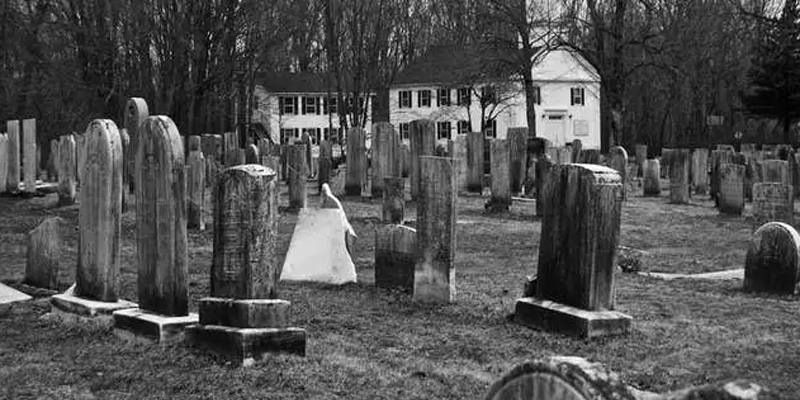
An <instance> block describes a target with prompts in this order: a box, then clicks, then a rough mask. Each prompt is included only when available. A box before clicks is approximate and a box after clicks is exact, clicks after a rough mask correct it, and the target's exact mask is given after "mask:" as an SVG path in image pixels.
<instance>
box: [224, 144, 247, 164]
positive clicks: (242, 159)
mask: <svg viewBox="0 0 800 400" xmlns="http://www.w3.org/2000/svg"><path fill="white" fill-rule="evenodd" d="M246 162H247V155H246V154H245V149H238V148H234V149H230V150H228V151H227V152H226V153H225V166H226V167H234V166H237V165H243V164H246Z"/></svg>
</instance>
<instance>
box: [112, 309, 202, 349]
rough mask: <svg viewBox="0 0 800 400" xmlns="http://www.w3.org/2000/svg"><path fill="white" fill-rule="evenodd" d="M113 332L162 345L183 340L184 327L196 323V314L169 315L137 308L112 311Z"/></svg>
mask: <svg viewBox="0 0 800 400" xmlns="http://www.w3.org/2000/svg"><path fill="white" fill-rule="evenodd" d="M113 318H114V334H115V335H117V336H118V337H120V338H122V339H125V340H128V341H133V342H136V341H141V342H143V343H148V342H155V343H158V344H160V345H162V346H164V345H174V344H179V343H181V342H183V341H184V340H185V338H186V336H185V328H186V327H187V326H189V325H193V324H196V323H197V321H198V317H197V314H193V313H190V314H188V315H179V316H169V315H161V314H153V313H150V312H147V311H144V310H142V309H139V308H130V309H126V310H119V311H114V314H113Z"/></svg>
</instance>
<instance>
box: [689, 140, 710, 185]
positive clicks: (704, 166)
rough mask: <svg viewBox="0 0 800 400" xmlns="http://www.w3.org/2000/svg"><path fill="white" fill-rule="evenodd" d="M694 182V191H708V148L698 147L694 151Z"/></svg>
mask: <svg viewBox="0 0 800 400" xmlns="http://www.w3.org/2000/svg"><path fill="white" fill-rule="evenodd" d="M691 170H692V184H693V185H694V193H695V194H700V195H704V194H707V193H708V149H705V148H697V149H694V150H693V151H692V168H691Z"/></svg>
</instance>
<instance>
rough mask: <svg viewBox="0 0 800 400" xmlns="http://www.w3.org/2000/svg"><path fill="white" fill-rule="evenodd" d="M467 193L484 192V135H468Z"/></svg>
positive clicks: (472, 133)
mask: <svg viewBox="0 0 800 400" xmlns="http://www.w3.org/2000/svg"><path fill="white" fill-rule="evenodd" d="M467 191H469V192H477V193H481V192H483V133H481V132H469V133H467Z"/></svg>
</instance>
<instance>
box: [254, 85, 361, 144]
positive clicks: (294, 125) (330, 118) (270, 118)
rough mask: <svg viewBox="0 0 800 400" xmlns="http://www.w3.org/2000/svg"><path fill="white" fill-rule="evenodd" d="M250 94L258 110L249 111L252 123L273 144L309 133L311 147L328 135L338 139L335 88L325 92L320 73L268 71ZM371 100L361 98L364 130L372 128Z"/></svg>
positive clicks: (326, 88) (327, 87) (328, 137)
mask: <svg viewBox="0 0 800 400" xmlns="http://www.w3.org/2000/svg"><path fill="white" fill-rule="evenodd" d="M254 95H255V97H256V100H257V104H258V107H257V108H256V109H255V110H253V122H254V123H256V122H257V123H262V124H263V125H264V126H265V127H266V128H267V132H268V133H269V135H270V137H271V138H272V140H273V141H274V142H275V143H287V142H289V141H290V140H291V139H293V138H295V139H298V138H300V137H301V135H302V134H303V133H308V134H309V136H310V137H311V141H312V143H313V144H314V145H316V144H318V143H319V142H320V140H322V139H330V138H331V137H332V136H331V133H333V137H340V136H338V135H340V134H341V133H340V132H341V129H340V127H341V125H340V124H339V115H338V113H337V107H338V105H337V97H336V89H335V87H333V88H331V89H330V90H329V85H328V84H327V81H326V76H325V75H324V74H315V73H307V72H305V73H286V72H270V73H268V74H266V75H265V76H264V77H263V78H262V79H261V80H260V82H258V83H257V84H256V87H255V91H254ZM372 98H373V97H372V96H363V97H362V98H361V102H362V103H361V104H362V109H363V107H366V110H367V111H366V113H367V123H366V124H365V127H364V128H365V130H367V131H369V130H370V128H371V125H372V122H371V121H370V117H371V115H372V111H371V110H372V101H373V100H372ZM346 101H348V102H352V101H353V99H352V98H348V99H347V100H346ZM348 126H352V123H349V124H348Z"/></svg>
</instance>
